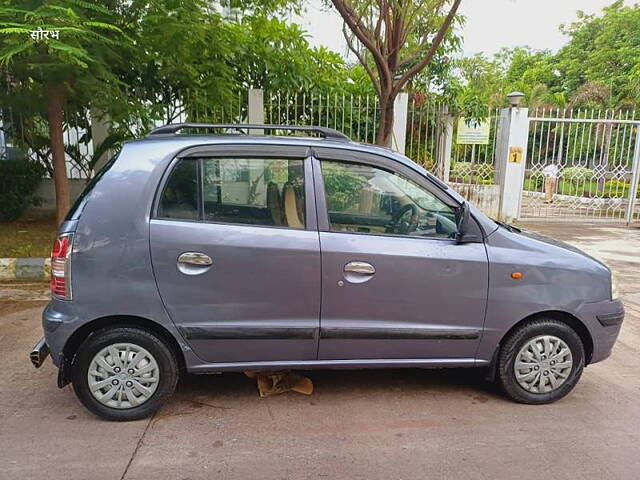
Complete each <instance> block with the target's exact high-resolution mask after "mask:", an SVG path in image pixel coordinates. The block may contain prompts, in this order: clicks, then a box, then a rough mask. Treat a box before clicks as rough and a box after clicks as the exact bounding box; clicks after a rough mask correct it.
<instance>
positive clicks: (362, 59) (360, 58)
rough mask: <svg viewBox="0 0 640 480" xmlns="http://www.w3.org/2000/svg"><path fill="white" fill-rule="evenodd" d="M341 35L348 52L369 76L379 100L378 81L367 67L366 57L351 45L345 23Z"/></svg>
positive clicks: (380, 92) (369, 67) (368, 66)
mask: <svg viewBox="0 0 640 480" xmlns="http://www.w3.org/2000/svg"><path fill="white" fill-rule="evenodd" d="M342 34H343V35H344V38H345V40H346V41H347V47H349V50H351V51H352V52H353V53H354V54H355V56H356V57H357V59H358V61H359V62H360V64H361V65H362V66H363V67H364V69H365V71H366V72H367V75H369V78H370V79H371V83H373V86H374V88H375V89H376V94H377V95H378V98H380V96H381V95H382V91H381V90H380V82H379V79H378V78H376V76H375V74H374V73H373V70H371V66H370V65H369V62H368V60H367V57H366V56H364V55H363V54H362V52H361V51H360V50H358V49H357V48H356V47H355V45H354V44H353V42H352V39H351V36H350V35H349V34H348V33H347V24H346V23H343V24H342Z"/></svg>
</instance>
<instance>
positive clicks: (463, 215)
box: [456, 202, 478, 243]
mask: <svg viewBox="0 0 640 480" xmlns="http://www.w3.org/2000/svg"><path fill="white" fill-rule="evenodd" d="M470 215H471V214H470V213H469V204H468V203H467V202H463V203H462V204H461V205H460V206H459V207H458V210H457V212H456V227H457V230H458V231H457V233H456V242H457V243H468V242H475V241H476V240H477V239H478V238H477V236H476V235H473V234H470V233H469V222H470V221H471V216H470Z"/></svg>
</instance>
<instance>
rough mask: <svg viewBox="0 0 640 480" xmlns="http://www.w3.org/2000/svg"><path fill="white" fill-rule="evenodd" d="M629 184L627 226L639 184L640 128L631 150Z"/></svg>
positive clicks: (631, 218)
mask: <svg viewBox="0 0 640 480" xmlns="http://www.w3.org/2000/svg"><path fill="white" fill-rule="evenodd" d="M631 162H632V163H631V183H630V184H629V203H628V204H627V214H626V215H625V217H626V219H627V225H629V224H630V223H631V222H632V221H633V211H634V209H635V204H636V202H637V199H636V192H637V191H638V184H639V183H640V126H639V128H638V133H637V134H636V146H635V148H634V150H633V159H632V160H631Z"/></svg>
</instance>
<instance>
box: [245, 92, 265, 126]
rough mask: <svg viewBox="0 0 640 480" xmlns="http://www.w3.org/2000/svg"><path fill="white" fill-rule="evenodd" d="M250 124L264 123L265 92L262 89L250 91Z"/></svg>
mask: <svg viewBox="0 0 640 480" xmlns="http://www.w3.org/2000/svg"><path fill="white" fill-rule="evenodd" d="M248 112H249V123H252V124H257V125H260V124H263V123H264V92H263V90H262V89H261V88H250V89H249V106H248Z"/></svg>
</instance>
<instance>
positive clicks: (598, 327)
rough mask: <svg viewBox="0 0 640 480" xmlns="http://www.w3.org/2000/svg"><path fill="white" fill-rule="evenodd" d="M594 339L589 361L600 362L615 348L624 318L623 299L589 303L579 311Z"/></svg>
mask: <svg viewBox="0 0 640 480" xmlns="http://www.w3.org/2000/svg"><path fill="white" fill-rule="evenodd" d="M579 316H580V318H582V319H583V321H584V322H585V324H586V325H587V327H588V328H589V332H590V333H591V337H592V339H593V355H592V356H591V361H590V362H589V363H596V362H600V361H602V360H604V359H606V358H607V357H609V355H611V351H612V349H613V346H614V344H615V343H616V340H617V339H618V334H619V333H620V329H621V328H622V322H623V320H624V305H623V304H622V300H619V299H617V300H613V301H610V300H607V301H604V302H596V303H587V304H585V305H584V306H583V308H582V309H581V310H580V312H579Z"/></svg>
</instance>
